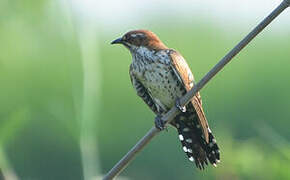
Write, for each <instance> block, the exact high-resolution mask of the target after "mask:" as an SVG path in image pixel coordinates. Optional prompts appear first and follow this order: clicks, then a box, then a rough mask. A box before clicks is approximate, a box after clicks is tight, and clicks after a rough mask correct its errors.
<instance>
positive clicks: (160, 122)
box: [154, 114, 167, 131]
mask: <svg viewBox="0 0 290 180" xmlns="http://www.w3.org/2000/svg"><path fill="white" fill-rule="evenodd" d="M154 123H155V127H156V128H157V129H159V130H160V131H162V130H164V129H165V123H164V121H163V120H162V116H161V115H159V114H158V115H157V116H156V117H155V121H154ZM166 130H167V129H166Z"/></svg>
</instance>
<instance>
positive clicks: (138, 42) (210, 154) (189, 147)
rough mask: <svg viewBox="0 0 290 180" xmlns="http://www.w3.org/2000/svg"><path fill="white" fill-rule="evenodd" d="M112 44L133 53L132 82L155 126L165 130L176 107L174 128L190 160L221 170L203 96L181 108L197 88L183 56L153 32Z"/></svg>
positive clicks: (130, 34) (138, 33)
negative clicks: (182, 100)
mask: <svg viewBox="0 0 290 180" xmlns="http://www.w3.org/2000/svg"><path fill="white" fill-rule="evenodd" d="M111 44H122V45H124V46H125V47H126V48H127V49H128V50H129V51H130V54H131V55H132V63H131V64H130V68H129V75H130V79H131V83H132V85H133V87H134V89H135V90H136V92H137V95H138V96H139V97H141V98H142V100H143V101H144V102H145V104H147V105H148V106H149V108H150V109H151V110H152V111H153V112H154V113H155V114H156V117H155V121H154V123H155V127H156V128H157V129H159V130H160V131H161V130H164V128H165V124H164V122H163V120H162V116H163V115H164V114H166V113H167V112H168V111H169V110H170V109H171V108H172V107H173V106H176V107H177V108H178V109H179V112H178V114H177V115H176V116H175V118H174V120H173V121H172V122H171V123H170V125H172V126H173V127H175V128H176V129H177V132H178V138H179V140H180V142H181V145H182V149H183V151H184V152H185V153H186V155H187V157H188V159H189V160H190V161H192V162H194V163H195V165H196V167H197V168H198V169H201V170H202V169H204V168H205V165H208V161H209V162H210V163H211V164H212V165H213V166H214V167H217V164H218V163H219V162H220V150H219V146H218V145H217V143H216V139H215V138H214V136H213V133H212V131H211V129H210V128H209V125H208V121H207V119H206V116H205V113H204V111H203V108H202V100H201V96H200V93H199V92H198V93H197V94H196V95H195V96H194V97H193V99H192V100H191V101H190V102H189V103H188V104H187V105H186V106H184V107H182V106H181V105H180V98H181V97H182V96H183V95H185V94H186V93H187V92H188V91H189V90H190V89H191V88H193V87H194V85H195V80H194V77H193V74H192V72H191V70H190V68H189V66H188V64H187V62H186V60H185V59H184V58H183V56H182V55H181V54H180V53H179V52H178V51H176V50H174V49H171V48H168V47H167V46H166V45H165V44H164V43H163V42H162V41H161V40H160V39H159V38H158V36H157V35H156V34H155V33H153V32H152V31H149V30H143V29H141V30H132V31H129V32H127V33H125V34H124V35H123V36H122V37H120V38H118V39H116V40H114V41H112V42H111Z"/></svg>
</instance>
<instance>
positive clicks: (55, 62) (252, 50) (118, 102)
mask: <svg viewBox="0 0 290 180" xmlns="http://www.w3.org/2000/svg"><path fill="white" fill-rule="evenodd" d="M279 3H280V1H279V0H255V1H251V0H236V1H230V0H219V1H210V0H192V1H186V0H179V1H165V0H160V1H154V0H147V1H133V0H123V1H113V0H106V1H105V0H102V1H98V0H95V1H93V0H25V1H21V0H1V1H0V84H1V87H0V168H1V170H2V172H3V174H4V176H5V177H6V179H8V180H17V179H27V180H30V179H33V180H36V179H40V180H42V179H43V180H46V179H47V180H48V179H49V180H50V179H53V180H57V179H60V180H64V179H69V180H73V179H77V180H79V179H87V180H91V179H100V178H101V177H102V175H103V174H105V173H106V172H107V171H108V170H109V169H110V168H111V167H112V166H113V165H114V164H115V163H116V162H117V161H118V160H119V159H120V158H121V157H122V156H123V155H124V154H125V153H126V152H127V151H128V150H129V149H130V148H131V147H132V146H133V145H134V144H135V143H136V142H137V140H138V139H140V138H141V137H142V136H143V135H144V134H145V133H146V132H147V131H148V130H149V129H150V128H151V127H152V125H153V118H154V115H153V113H151V112H150V110H149V109H148V108H147V107H146V105H145V104H144V103H143V102H142V101H141V100H140V99H139V98H138V97H137V96H136V93H135V91H134V89H133V88H132V87H131V83H130V80H129V75H128V68H129V64H130V63H131V57H130V54H129V52H128V51H127V50H126V49H125V48H123V47H121V46H111V45H110V41H111V40H114V39H115V38H117V37H120V36H121V35H122V34H124V33H125V32H127V31H129V30H132V29H140V28H142V29H150V30H152V31H154V32H155V33H156V34H158V35H159V37H160V38H161V39H162V40H163V42H164V43H165V44H167V45H168V46H169V47H171V48H175V49H177V50H178V51H180V52H181V53H182V54H183V56H184V57H185V58H186V59H187V61H188V63H189V65H190V67H191V69H192V71H193V72H194V74H195V78H196V80H197V81H198V80H199V79H200V78H202V76H203V75H205V74H206V73H207V72H208V71H209V70H210V68H212V67H213V66H214V65H215V64H216V63H217V62H218V60H219V59H221V58H222V57H223V56H224V55H225V54H226V53H227V52H228V51H229V50H230V49H231V48H232V47H233V46H234V45H235V44H236V43H237V42H238V41H239V40H241V39H242V38H243V37H244V36H245V35H246V34H247V33H248V32H249V31H250V30H251V29H252V27H254V26H255V25H256V24H257V23H258V22H259V21H260V20H262V19H263V18H264V17H265V16H266V15H267V14H268V13H269V12H270V11H271V10H273V9H274V7H276V6H277V5H278V4H279ZM289 18H290V11H289V10H286V11H285V12H284V13H283V14H282V15H281V16H280V17H278V18H277V19H276V20H275V21H274V22H273V23H272V24H271V25H270V26H269V27H268V28H267V29H266V30H265V31H264V32H263V33H262V34H260V35H259V36H258V37H257V38H256V39H255V40H254V41H253V42H252V43H251V44H250V45H249V46H247V48H246V49H245V50H243V51H242V53H240V54H239V55H238V56H237V57H236V58H235V59H234V60H233V61H232V62H231V63H230V64H228V65H227V67H226V68H225V69H224V70H222V72H221V73H219V74H218V75H217V76H216V77H215V78H214V79H213V80H212V81H211V82H210V83H209V84H208V85H207V86H206V87H205V88H203V89H202V91H201V94H202V97H203V105H204V109H205V112H206V115H207V118H208V120H209V123H210V125H211V128H212V130H213V132H214V133H215V136H216V138H217V141H218V143H219V144H220V148H221V153H222V154H221V158H222V160H221V163H220V165H219V166H218V168H213V167H211V166H209V167H208V168H207V169H206V170H204V171H199V170H197V169H196V168H195V166H194V165H193V164H192V163H191V162H190V161H188V160H187V158H186V157H185V154H184V153H183V151H182V149H181V146H180V143H179V142H178V138H177V135H176V132H175V130H174V129H173V128H169V131H168V132H163V133H161V134H160V135H159V136H158V137H156V138H155V139H154V140H153V141H152V142H151V143H150V144H148V146H147V147H146V148H145V149H144V150H143V151H142V152H141V153H140V154H139V155H138V156H137V158H136V159H135V160H134V161H133V162H132V163H131V164H130V165H129V166H128V167H127V169H126V170H125V171H124V172H123V173H122V174H121V176H122V177H121V178H120V179H138V180H148V179H152V180H153V179H181V180H183V179H290V172H289V170H290V133H289V126H290V121H289V117H290V110H289V108H290V96H289V92H290V79H289V76H290V72H289V70H290V41H289V38H290V21H289Z"/></svg>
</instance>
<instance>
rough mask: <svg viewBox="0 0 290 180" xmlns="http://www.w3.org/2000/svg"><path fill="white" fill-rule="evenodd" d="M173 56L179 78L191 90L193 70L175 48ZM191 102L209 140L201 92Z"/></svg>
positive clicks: (173, 64)
mask: <svg viewBox="0 0 290 180" xmlns="http://www.w3.org/2000/svg"><path fill="white" fill-rule="evenodd" d="M170 56H171V62H172V63H171V64H172V68H173V70H174V72H175V74H176V75H177V77H178V78H179V80H180V81H181V82H182V83H183V85H184V86H185V88H186V90H187V91H189V90H190V89H191V88H193V86H194V77H193V75H192V72H191V70H190V68H189V66H188V64H187V63H186V61H185V59H184V58H183V57H182V56H181V55H180V54H179V53H178V52H177V51H174V50H171V53H170ZM191 103H192V105H193V107H194V108H195V111H196V113H197V115H198V117H199V118H198V119H199V124H200V125H201V126H202V130H203V134H204V137H205V140H206V142H208V141H209V140H208V139H209V138H208V123H207V120H206V117H205V114H204V112H203V109H202V101H201V97H200V94H199V92H198V93H197V94H196V95H195V96H194V97H193V99H192V100H191Z"/></svg>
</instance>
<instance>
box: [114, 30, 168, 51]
mask: <svg viewBox="0 0 290 180" xmlns="http://www.w3.org/2000/svg"><path fill="white" fill-rule="evenodd" d="M111 44H123V45H124V46H125V47H127V48H128V49H129V50H130V51H131V52H134V51H135V50H138V49H139V48H141V47H145V48H147V49H150V50H151V49H154V50H161V49H167V47H166V46H165V45H164V44H163V43H162V42H161V41H160V39H159V38H158V37H157V36H156V35H155V34H154V33H153V32H151V31H148V30H134V31H129V32H127V33H126V34H125V35H124V36H122V37H121V38H118V39H116V40H114V41H112V42H111Z"/></svg>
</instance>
